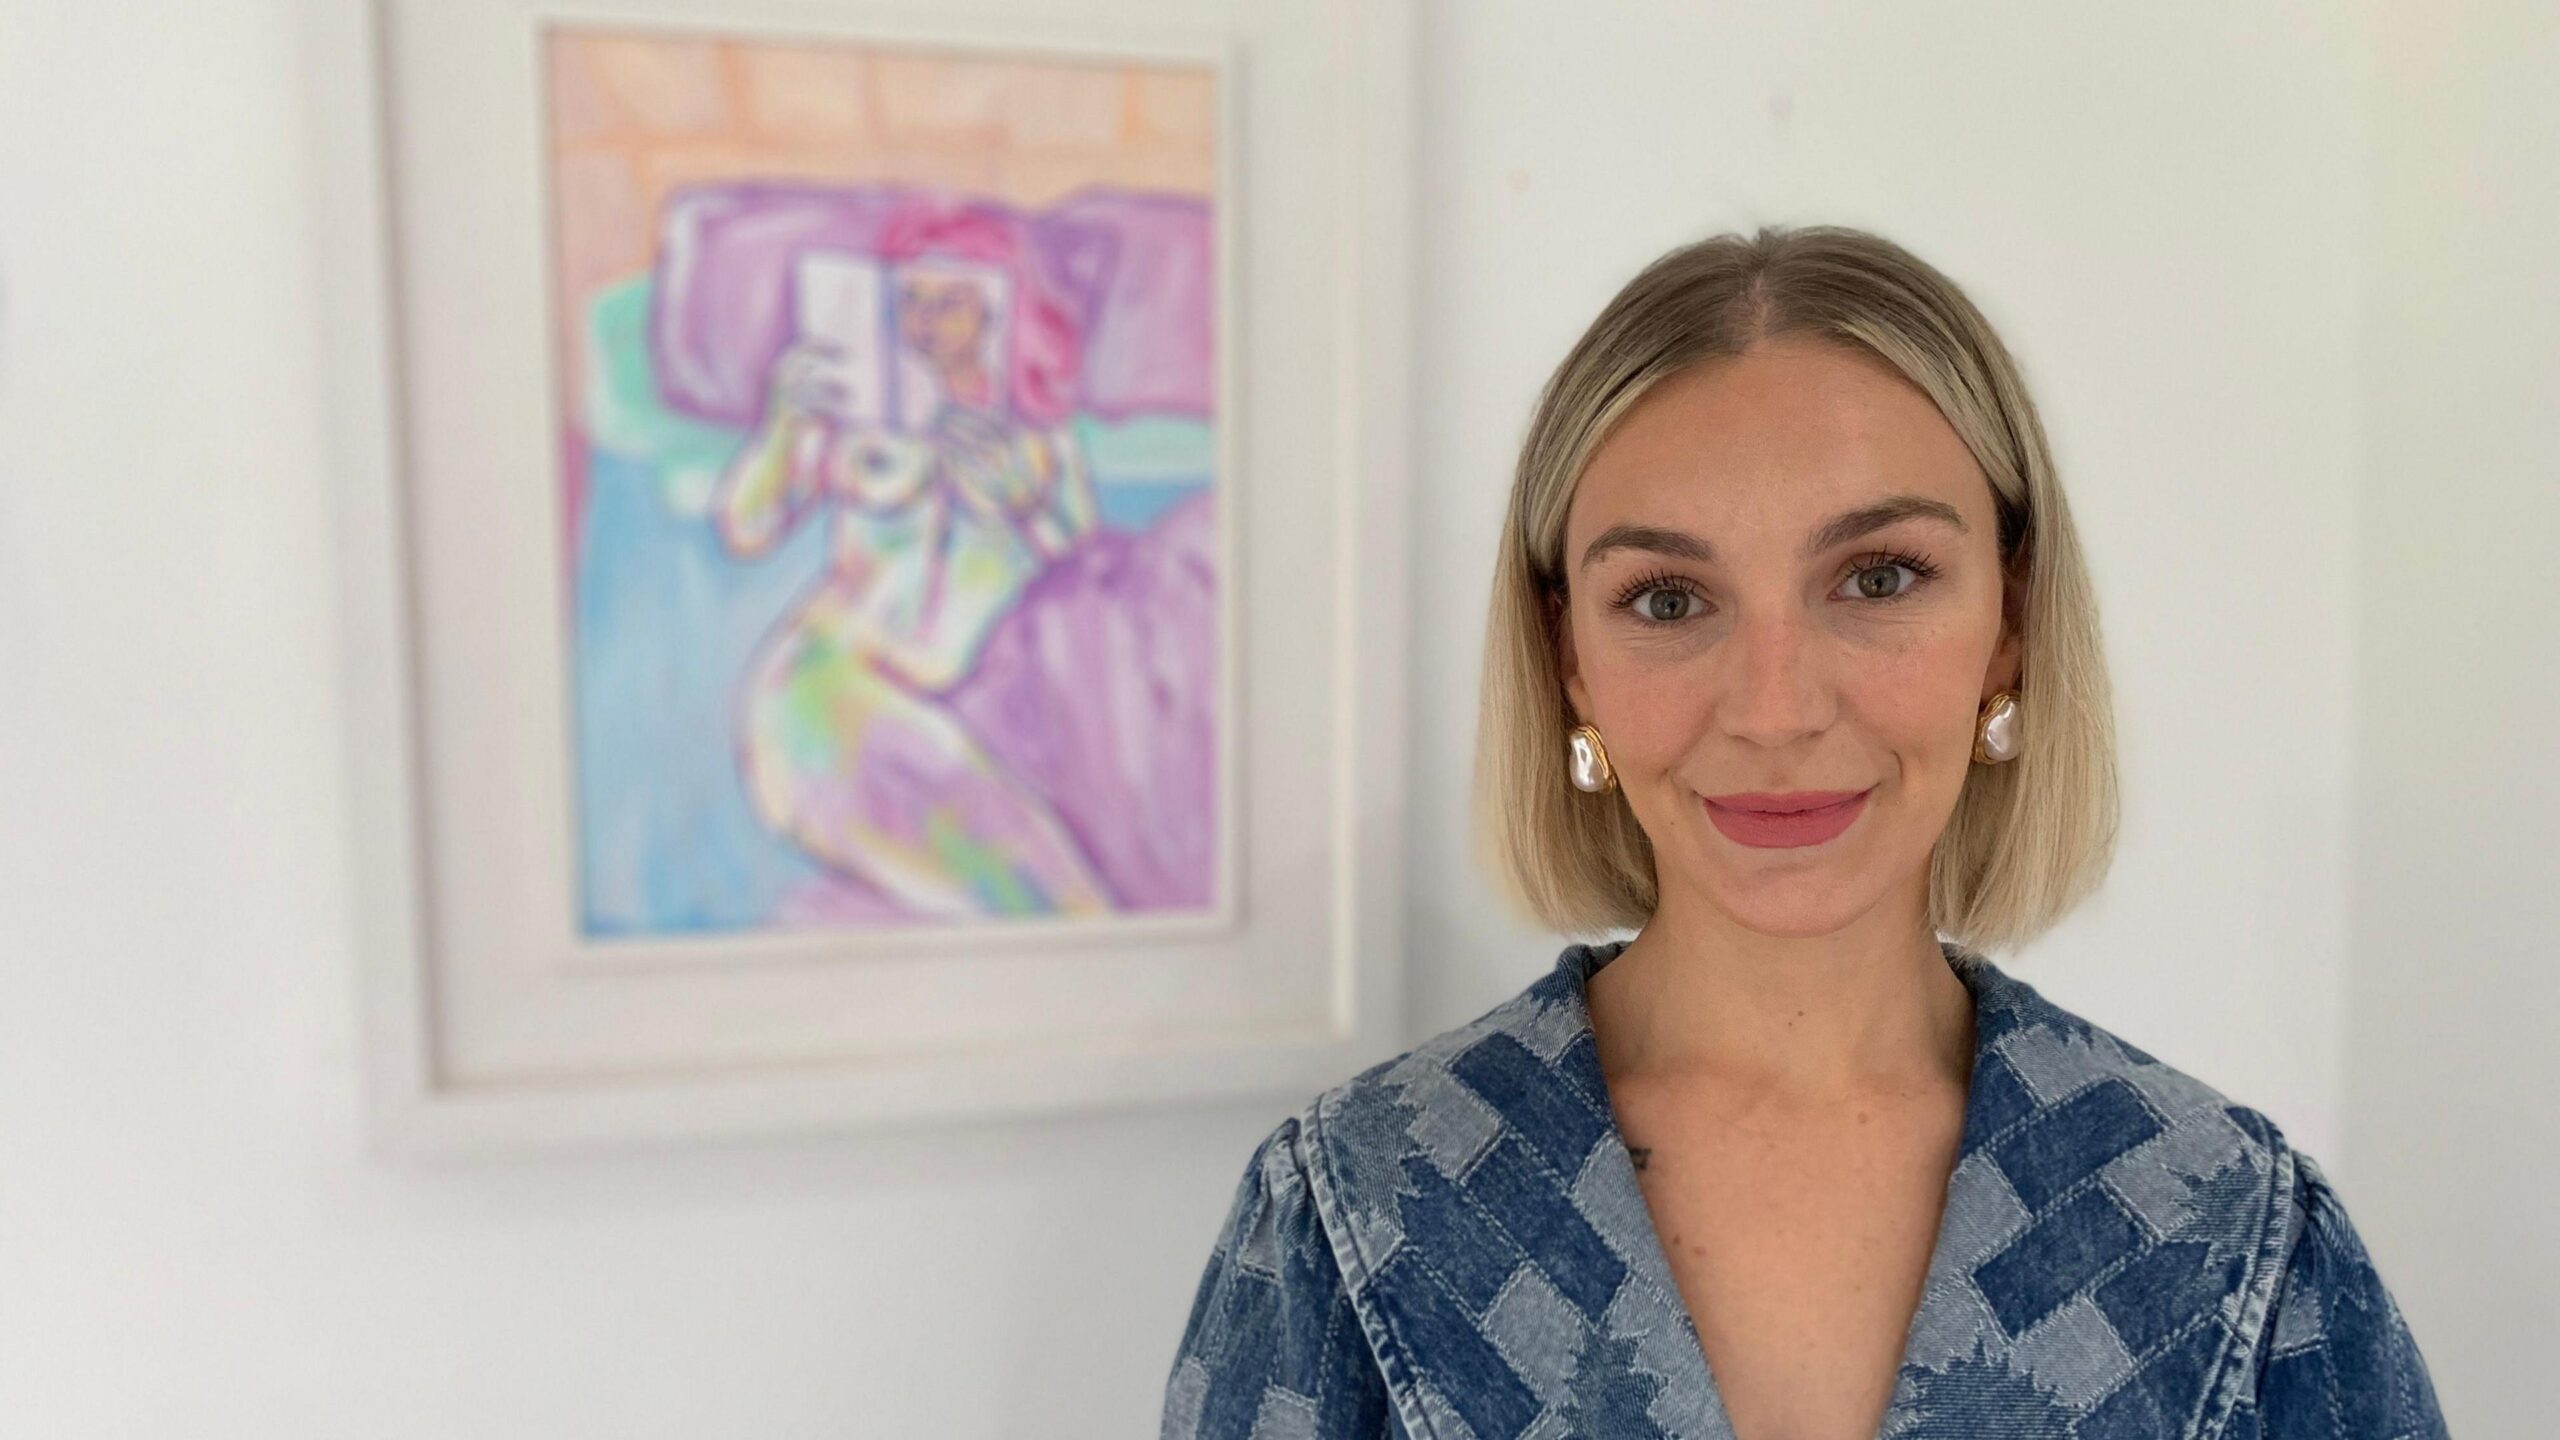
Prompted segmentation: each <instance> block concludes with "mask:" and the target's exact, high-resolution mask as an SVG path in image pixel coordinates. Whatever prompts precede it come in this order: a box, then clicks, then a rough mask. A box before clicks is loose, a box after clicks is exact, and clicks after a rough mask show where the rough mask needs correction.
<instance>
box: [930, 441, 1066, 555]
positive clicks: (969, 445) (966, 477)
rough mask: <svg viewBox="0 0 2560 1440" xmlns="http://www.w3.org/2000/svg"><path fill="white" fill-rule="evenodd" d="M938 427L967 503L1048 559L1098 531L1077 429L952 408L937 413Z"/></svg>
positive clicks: (956, 484)
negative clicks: (1018, 422)
mask: <svg viewBox="0 0 2560 1440" xmlns="http://www.w3.org/2000/svg"><path fill="white" fill-rule="evenodd" d="M935 432H936V435H937V438H938V439H939V440H940V442H941V444H942V447H943V454H944V458H945V460H946V462H947V463H948V471H949V474H950V476H951V479H952V482H953V485H954V488H956V489H957V490H958V491H959V492H960V496H961V498H962V500H964V501H965V502H966V503H967V504H968V505H969V506H970V508H972V509H974V510H976V511H977V512H978V513H980V514H982V515H984V516H986V517H987V518H989V519H990V520H996V521H999V522H1001V523H1003V524H1006V525H1009V526H1011V527H1012V528H1014V529H1015V530H1017V531H1019V532H1020V533H1021V534H1022V537H1023V538H1024V540H1025V541H1027V542H1028V543H1029V544H1030V545H1031V547H1032V548H1033V549H1034V550H1036V551H1038V552H1039V554H1040V555H1041V557H1042V558H1043V559H1055V558H1057V557H1058V556H1060V555H1063V554H1065V553H1066V552H1067V551H1068V550H1070V549H1073V548H1074V546H1075V543H1076V541H1078V540H1079V539H1081V538H1083V536H1084V535H1085V533H1086V532H1088V531H1090V530H1092V529H1093V527H1094V524H1095V520H1096V509H1095V505H1094V497H1093V479H1092V477H1091V476H1090V475H1089V474H1087V473H1086V467H1085V463H1084V454H1083V452H1082V450H1081V449H1079V448H1078V446H1077V445H1076V442H1075V431H1074V429H1073V427H1071V426H1059V427H1058V428H1056V429H1053V430H1043V429H1036V428H1031V427H1020V426H1013V425H1009V424H1006V423H1004V422H1002V421H998V420H993V419H990V418H988V417H986V416H984V415H980V414H977V413H975V412H972V411H967V410H960V409H953V410H950V411H946V412H944V414H943V415H941V416H940V417H937V419H936V421H935Z"/></svg>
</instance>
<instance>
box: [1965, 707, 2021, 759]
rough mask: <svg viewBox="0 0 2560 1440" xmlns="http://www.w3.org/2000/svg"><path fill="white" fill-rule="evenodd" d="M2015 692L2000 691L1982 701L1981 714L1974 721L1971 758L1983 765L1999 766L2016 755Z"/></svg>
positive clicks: (2017, 719)
mask: <svg viewBox="0 0 2560 1440" xmlns="http://www.w3.org/2000/svg"><path fill="white" fill-rule="evenodd" d="M2019 724H2020V721H2019V717H2018V692H2017V691H2015V690H2003V691H2001V692H2000V693H1999V694H1997V695H1994V696H1992V697H1991V698H1990V699H1988V700H1985V701H1984V702H1982V714H1981V715H1980V716H1979V717H1977V718H1976V719H1975V721H1974V732H1973V758H1974V759H1976V760H1978V761H1980V762H1981V763H1983V764H1985V765H1998V764H2000V763H2002V762H2003V761H2008V760H2015V759H2017V758H2018V744H2019V741H2020V738H2021V737H2020V735H2019V731H2018V727H2019Z"/></svg>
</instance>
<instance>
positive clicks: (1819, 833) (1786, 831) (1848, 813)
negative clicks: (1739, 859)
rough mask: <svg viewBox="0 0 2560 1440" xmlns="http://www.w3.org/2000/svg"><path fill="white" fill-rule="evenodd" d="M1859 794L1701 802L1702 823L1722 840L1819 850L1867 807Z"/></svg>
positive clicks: (1757, 795)
mask: <svg viewBox="0 0 2560 1440" xmlns="http://www.w3.org/2000/svg"><path fill="white" fill-rule="evenodd" d="M1873 793H1874V787H1872V786H1870V787H1868V788H1867V789H1865V790H1793V791H1789V792H1787V793H1785V794H1771V793H1768V792H1765V791H1754V792H1750V793H1745V794H1734V795H1718V796H1714V797H1712V798H1710V799H1708V800H1707V802H1706V805H1707V818H1708V819H1709V820H1712V821H1714V822H1715V827H1716V828H1717V829H1718V830H1721V831H1723V832H1724V833H1725V836H1726V838H1728V839H1731V840H1734V841H1736V842H1738V843H1740V844H1744V845H1752V846H1757V847H1760V848H1762V849H1789V848H1793V847H1795V846H1800V845H1819V844H1821V843H1822V842H1823V841H1825V840H1828V839H1830V838H1832V837H1833V836H1835V835H1837V834H1839V833H1840V832H1841V831H1843V830H1846V829H1848V828H1849V827H1850V826H1851V825H1852V824H1854V823H1856V821H1857V818H1858V815H1859V812H1861V811H1863V810H1865V809H1866V808H1867V796H1869V795H1871V794H1873Z"/></svg>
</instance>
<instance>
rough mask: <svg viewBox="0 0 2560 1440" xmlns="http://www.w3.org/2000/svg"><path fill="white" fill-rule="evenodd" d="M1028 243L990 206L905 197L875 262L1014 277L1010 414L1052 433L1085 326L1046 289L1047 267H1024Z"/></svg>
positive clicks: (1016, 225)
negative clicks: (991, 270) (938, 263)
mask: <svg viewBox="0 0 2560 1440" xmlns="http://www.w3.org/2000/svg"><path fill="white" fill-rule="evenodd" d="M1026 238H1027V237H1026V232H1025V228H1024V226H1023V225H1022V223H1021V221H1019V220H1017V219H1016V218H1014V217H1013V216H1012V215H1010V214H1008V213H1006V212H1004V211H1002V210H998V209H996V208H994V207H992V206H988V205H984V204H975V203H970V204H962V205H959V206H956V207H955V206H951V205H949V204H947V203H944V202H943V201H941V200H939V199H938V198H936V197H932V196H926V195H913V196H907V197H902V199H901V202H900V203H899V205H898V206H897V208H895V209H894V210H892V211H890V213H889V215H888V218H887V221H886V223H885V224H884V225H883V226H882V227H881V232H880V257H881V258H882V259H884V260H888V261H892V262H895V261H901V260H913V259H917V258H920V257H924V256H931V255H947V256H950V257H951V258H953V259H958V260H974V261H977V262H979V263H982V264H988V265H996V266H1001V267H1003V268H1004V269H1006V270H1008V271H1010V272H1012V274H1013V275H1014V277H1015V279H1014V283H1015V292H1014V293H1015V313H1014V316H1013V353H1012V354H1011V355H1010V356H1008V357H1006V364H1005V368H1006V372H1007V387H1008V389H1009V391H1010V398H1011V401H1012V409H1013V413H1014V415H1015V417H1016V418H1017V419H1020V420H1023V421H1026V422H1028V423H1031V424H1035V425H1055V424H1058V423H1059V422H1061V421H1063V420H1065V419H1066V418H1067V417H1068V416H1069V415H1070V414H1072V413H1074V410H1075V398H1076V365H1077V359H1078V356H1079V355H1081V354H1082V352H1083V348H1084V343H1083V342H1084V326H1083V324H1082V322H1081V321H1080V320H1079V319H1078V318H1077V317H1076V316H1074V315H1072V314H1070V313H1069V312H1068V310H1067V307H1066V304H1065V303H1064V297H1063V296H1061V295H1059V294H1058V293H1057V292H1056V291H1055V290H1053V289H1052V288H1051V287H1050V286H1049V284H1048V283H1047V280H1048V275H1047V270H1048V267H1047V266H1045V265H1041V264H1036V263H1029V262H1031V261H1032V260H1033V259H1034V258H1035V257H1034V256H1033V255H1031V254H1030V253H1029V251H1030V248H1031V247H1030V246H1029V245H1027V244H1026V243H1025V241H1026Z"/></svg>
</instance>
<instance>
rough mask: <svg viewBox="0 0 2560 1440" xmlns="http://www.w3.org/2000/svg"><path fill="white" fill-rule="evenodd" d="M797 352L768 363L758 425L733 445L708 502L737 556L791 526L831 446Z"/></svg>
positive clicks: (753, 551)
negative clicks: (807, 391)
mask: <svg viewBox="0 0 2560 1440" xmlns="http://www.w3.org/2000/svg"><path fill="white" fill-rule="evenodd" d="M809 370H810V367H809V363H808V361H807V359H806V357H804V356H803V355H802V354H801V353H800V352H798V351H796V350H795V351H786V352H784V354H783V355H782V357H781V358H780V359H778V360H776V361H775V362H774V365H773V369H772V371H771V376H770V380H769V382H768V385H767V388H766V392H765V411H764V422H763V423H762V424H761V425H758V426H757V427H756V431H755V433H754V434H752V435H750V436H748V437H747V439H746V441H745V443H743V444H741V445H740V446H739V447H738V453H737V454H736V455H735V456H733V457H732V458H731V459H730V461H729V467H728V469H726V470H724V471H722V472H721V475H720V484H719V488H718V489H717V490H716V491H714V492H713V494H712V498H711V513H712V518H713V520H714V521H715V523H717V524H718V525H719V527H720V539H721V541H722V543H724V544H726V545H727V546H728V547H729V550H730V553H732V554H736V555H757V554H761V553H763V552H764V551H765V550H768V549H770V548H772V546H773V545H774V544H775V543H776V542H777V541H779V540H781V539H782V538H783V537H784V536H786V535H788V534H790V533H791V531H792V530H793V529H794V528H796V527H797V526H798V525H799V523H800V519H801V517H802V516H803V515H804V514H806V513H807V511H808V508H809V504H810V501H811V500H812V499H813V498H814V497H815V496H816V494H817V491H818V487H819V481H820V478H821V477H822V475H823V473H824V468H825V467H824V465H823V464H822V463H821V462H822V459H823V457H824V455H825V454H826V451H827V450H828V448H829V444H830V439H831V436H830V429H831V427H830V426H829V425H828V424H827V422H826V421H825V420H824V419H822V418H821V417H820V416H818V415H817V414H815V413H813V412H812V410H811V409H810V407H809V406H808V404H807V403H806V400H807V396H806V395H805V394H804V391H805V389H806V386H807V384H808V383H809V381H810V379H811V376H810V373H809Z"/></svg>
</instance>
